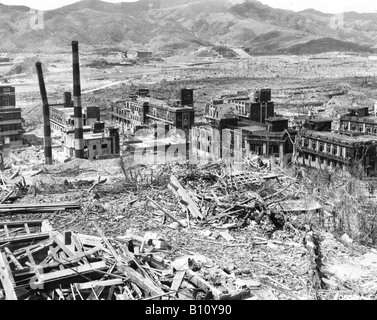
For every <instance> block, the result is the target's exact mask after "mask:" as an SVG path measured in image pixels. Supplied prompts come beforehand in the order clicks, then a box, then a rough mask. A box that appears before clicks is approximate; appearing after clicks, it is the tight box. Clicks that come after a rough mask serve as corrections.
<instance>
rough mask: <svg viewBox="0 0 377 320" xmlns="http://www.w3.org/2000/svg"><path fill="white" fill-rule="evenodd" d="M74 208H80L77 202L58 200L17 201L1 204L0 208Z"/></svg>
mask: <svg viewBox="0 0 377 320" xmlns="http://www.w3.org/2000/svg"><path fill="white" fill-rule="evenodd" d="M62 207H66V208H75V209H80V207H81V206H80V204H79V203H77V202H59V203H40V204H35V203H19V204H2V205H0V209H30V208H62Z"/></svg>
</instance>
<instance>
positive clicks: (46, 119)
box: [35, 62, 52, 165]
mask: <svg viewBox="0 0 377 320" xmlns="http://www.w3.org/2000/svg"><path fill="white" fill-rule="evenodd" d="M35 66H36V67H37V73H38V80H39V90H40V92H41V97H42V103H43V123H44V151H45V163H46V164H47V165H49V164H52V148H51V126H50V106H49V105H48V100H47V92H46V86H45V81H44V79H43V71H42V64H41V63H40V62H37V63H36V64H35Z"/></svg>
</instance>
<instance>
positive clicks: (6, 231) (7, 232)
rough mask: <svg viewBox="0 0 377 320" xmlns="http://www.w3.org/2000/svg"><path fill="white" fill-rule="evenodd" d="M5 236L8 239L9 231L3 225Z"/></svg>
mask: <svg viewBox="0 0 377 320" xmlns="http://www.w3.org/2000/svg"><path fill="white" fill-rule="evenodd" d="M4 232H5V236H6V237H8V238H9V229H8V226H7V225H4Z"/></svg>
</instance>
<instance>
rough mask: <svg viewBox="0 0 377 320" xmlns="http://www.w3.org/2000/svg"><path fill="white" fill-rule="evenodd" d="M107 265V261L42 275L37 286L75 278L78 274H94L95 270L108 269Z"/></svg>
mask: <svg viewBox="0 0 377 320" xmlns="http://www.w3.org/2000/svg"><path fill="white" fill-rule="evenodd" d="M106 268H107V265H106V262H105V261H100V262H94V263H91V264H86V265H83V266H78V267H73V268H70V269H64V270H60V271H55V272H50V273H47V274H41V275H39V276H38V278H37V284H44V283H47V282H51V281H55V280H60V279H62V278H68V277H74V276H77V275H78V274H80V273H82V274H84V273H88V272H92V271H93V270H102V269H106Z"/></svg>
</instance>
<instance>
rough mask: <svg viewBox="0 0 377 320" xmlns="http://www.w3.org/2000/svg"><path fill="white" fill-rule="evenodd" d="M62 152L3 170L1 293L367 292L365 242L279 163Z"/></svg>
mask: <svg viewBox="0 0 377 320" xmlns="http://www.w3.org/2000/svg"><path fill="white" fill-rule="evenodd" d="M74 162H75V163H67V164H60V165H53V166H49V167H45V166H39V167H38V166H36V167H35V168H33V169H35V170H34V171H32V172H27V171H23V170H24V169H23V168H14V169H12V170H11V171H9V170H7V171H5V172H6V174H5V175H4V177H2V185H3V189H4V192H3V193H2V199H3V201H2V204H0V214H1V215H2V217H3V219H2V221H3V222H2V223H1V224H0V250H1V256H0V258H2V261H1V263H2V266H1V267H2V269H1V285H0V288H2V290H0V291H1V292H2V293H1V294H0V295H2V299H19V300H22V299H29V300H30V299H47V300H48V299H51V300H55V299H60V300H63V299H64V300H74V299H76V300H81V299H85V300H87V299H89V300H92V299H93V300H97V299H98V300H102V299H111V300H138V299H143V300H173V299H185V300H186V299H195V300H212V299H214V300H226V299H236V300H240V299H251V300H274V299H276V300H300V299H347V298H353V299H355V298H358V299H374V298H375V294H376V290H375V281H374V280H373V278H372V277H371V275H372V274H373V272H374V271H375V267H376V264H375V261H377V259H376V257H377V255H376V252H374V251H373V250H370V249H367V248H366V247H362V248H363V249H362V250H361V249H360V250H359V249H357V248H356V247H355V244H352V243H351V244H350V241H349V240H348V242H347V241H346V242H344V241H343V240H342V239H337V238H336V237H334V236H332V235H331V234H330V233H327V232H326V231H324V230H327V229H330V228H331V221H332V217H331V214H329V213H328V212H327V211H326V210H324V209H323V208H324V207H323V206H322V205H321V203H318V202H317V200H318V198H316V197H313V195H312V194H310V192H309V191H308V188H306V185H305V184H303V183H302V181H301V183H300V180H299V179H298V178H297V177H295V176H294V174H292V175H290V174H288V172H289V171H285V172H283V171H282V170H281V169H280V168H278V167H275V166H272V167H271V165H270V164H269V163H265V162H263V161H262V160H261V159H259V158H256V159H254V160H248V161H247V162H244V163H243V164H242V166H229V165H226V164H225V163H223V162H211V163H207V164H197V165H189V164H186V163H185V164H183V163H181V164H174V165H173V164H170V165H163V166H153V167H151V168H144V167H143V166H131V165H124V163H123V164H120V163H119V162H116V161H113V160H112V161H110V162H109V161H107V162H106V161H104V162H103V163H101V161H98V162H95V163H88V164H90V165H87V166H84V164H81V162H80V161H79V160H75V161H74ZM86 163H87V162H86ZM24 173H26V174H25V175H24ZM20 179H21V180H20ZM20 181H23V182H22V183H20ZM12 184H13V186H12V187H10V186H11V185H12ZM47 222H48V223H47ZM49 225H51V226H53V227H50V226H49ZM46 226H47V227H46ZM351 241H352V240H351ZM339 250H341V252H342V254H341V255H340V256H338V255H337V252H338V251H339ZM356 252H357V253H358V254H357V255H355V253H356ZM358 260H360V261H364V266H363V267H362V268H361V269H362V270H359V269H360V268H356V267H357V264H358ZM41 271H42V272H41ZM31 279H33V281H34V280H35V281H34V282H33V281H31ZM41 286H42V287H43V288H42V289H41Z"/></svg>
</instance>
